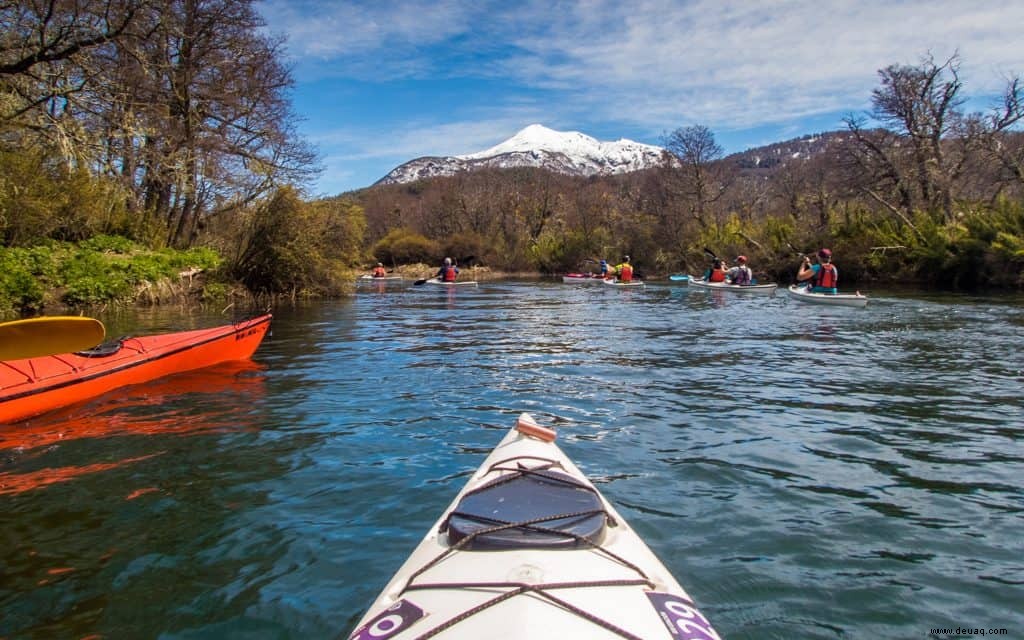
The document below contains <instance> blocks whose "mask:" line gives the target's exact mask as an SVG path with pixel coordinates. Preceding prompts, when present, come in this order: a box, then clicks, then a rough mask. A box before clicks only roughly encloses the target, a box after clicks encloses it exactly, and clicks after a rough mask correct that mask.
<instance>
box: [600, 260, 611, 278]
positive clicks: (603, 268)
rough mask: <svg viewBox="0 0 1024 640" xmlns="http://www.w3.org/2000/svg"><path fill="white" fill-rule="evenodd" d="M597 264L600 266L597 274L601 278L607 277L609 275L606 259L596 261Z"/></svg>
mask: <svg viewBox="0 0 1024 640" xmlns="http://www.w3.org/2000/svg"><path fill="white" fill-rule="evenodd" d="M598 264H599V265H600V267H601V271H600V274H599V275H600V276H601V278H602V279H603V278H607V277H608V275H609V274H608V261H607V260H601V262H600V263H598Z"/></svg>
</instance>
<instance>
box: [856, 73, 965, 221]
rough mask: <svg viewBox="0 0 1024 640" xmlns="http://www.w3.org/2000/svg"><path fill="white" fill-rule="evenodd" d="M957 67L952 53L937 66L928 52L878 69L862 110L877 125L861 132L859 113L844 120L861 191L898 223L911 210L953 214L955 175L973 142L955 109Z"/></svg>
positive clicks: (958, 99) (943, 215) (958, 102)
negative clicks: (915, 60)
mask: <svg viewBox="0 0 1024 640" xmlns="http://www.w3.org/2000/svg"><path fill="white" fill-rule="evenodd" d="M959 68H960V59H959V56H958V55H957V54H954V55H953V56H952V57H950V58H949V59H948V60H946V61H945V62H944V63H942V64H936V62H935V60H934V59H933V58H932V56H931V55H928V56H926V57H925V58H924V60H923V61H922V62H921V63H920V64H918V65H913V66H912V65H899V64H894V65H890V66H888V67H886V68H884V69H881V70H880V71H879V72H878V74H879V77H880V78H881V85H880V86H879V87H877V88H876V89H875V90H874V91H873V92H872V94H871V103H872V110H871V112H870V115H871V117H872V118H873V119H874V120H875V121H876V122H878V123H880V124H881V125H883V128H882V129H880V130H865V128H864V123H865V120H864V119H863V118H859V117H854V116H850V117H847V118H846V119H845V122H846V124H847V128H848V129H849V130H850V132H851V133H852V134H853V140H854V145H853V147H852V148H851V153H850V155H851V159H852V160H853V161H854V162H855V163H856V164H857V165H858V166H860V167H861V168H862V169H863V170H864V171H865V172H866V175H867V177H868V178H869V179H870V183H869V184H866V185H865V186H864V191H865V192H866V193H867V194H868V195H869V196H871V197H872V198H873V199H874V200H876V201H877V202H879V203H882V204H883V205H885V206H886V207H887V208H888V209H890V210H891V211H893V212H895V213H897V214H898V215H899V216H900V217H901V218H903V219H904V220H909V217H910V216H911V214H912V212H913V211H914V210H915V209H922V210H925V211H929V212H932V213H934V214H936V215H937V216H940V217H941V218H942V219H944V220H946V221H950V220H952V219H953V202H954V199H955V196H956V193H955V187H956V183H957V179H958V178H959V177H960V174H961V172H962V171H963V168H964V163H965V162H966V161H967V159H968V157H969V153H968V152H969V148H970V146H971V145H972V144H973V143H974V140H975V138H974V136H972V135H970V128H969V127H967V126H966V120H965V118H964V115H963V113H962V112H961V111H960V107H961V106H962V104H963V102H964V99H963V97H962V96H961V95H960V91H961V89H962V86H963V85H962V82H961V80H960V75H959ZM880 189H884V190H885V192H884V193H883V192H882V191H880ZM893 198H894V199H893Z"/></svg>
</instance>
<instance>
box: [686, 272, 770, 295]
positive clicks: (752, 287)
mask: <svg viewBox="0 0 1024 640" xmlns="http://www.w3.org/2000/svg"><path fill="white" fill-rule="evenodd" d="M686 284H687V285H688V286H691V287H694V288H696V289H710V290H714V291H734V292H736V293H760V294H771V293H774V292H775V289H776V288H777V287H778V285H777V284H775V283H768V284H731V283H729V282H707V281H705V280H704V279H703V278H694V277H693V276H690V279H689V280H687V281H686Z"/></svg>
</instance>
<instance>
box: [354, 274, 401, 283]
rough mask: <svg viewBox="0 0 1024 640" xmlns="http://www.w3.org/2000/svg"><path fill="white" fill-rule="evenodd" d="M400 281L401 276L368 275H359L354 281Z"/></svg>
mask: <svg viewBox="0 0 1024 640" xmlns="http://www.w3.org/2000/svg"><path fill="white" fill-rule="evenodd" d="M401 281H402V276H368V275H361V276H359V277H358V278H356V282H360V283H363V284H365V283H368V282H388V283H395V282H401Z"/></svg>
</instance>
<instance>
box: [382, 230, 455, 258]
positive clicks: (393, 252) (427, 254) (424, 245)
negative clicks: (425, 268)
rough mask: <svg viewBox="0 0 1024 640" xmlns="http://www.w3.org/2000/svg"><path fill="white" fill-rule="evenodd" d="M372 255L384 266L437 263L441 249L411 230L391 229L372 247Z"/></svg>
mask: <svg viewBox="0 0 1024 640" xmlns="http://www.w3.org/2000/svg"><path fill="white" fill-rule="evenodd" d="M372 252H373V255H374V256H375V257H376V258H377V260H379V261H381V262H383V263H385V264H414V263H418V262H426V263H428V264H433V263H434V262H437V260H438V257H437V256H438V255H439V254H440V253H441V249H440V247H439V246H438V244H437V243H436V242H434V241H433V240H430V239H429V238H427V237H425V236H422V235H420V234H418V233H416V232H415V231H412V230H411V229H405V228H400V229H393V230H391V231H390V232H389V233H388V234H387V235H386V236H384V237H383V238H381V239H380V240H379V241H377V244H375V245H374V246H373V249H372Z"/></svg>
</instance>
